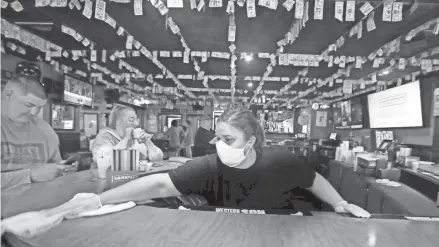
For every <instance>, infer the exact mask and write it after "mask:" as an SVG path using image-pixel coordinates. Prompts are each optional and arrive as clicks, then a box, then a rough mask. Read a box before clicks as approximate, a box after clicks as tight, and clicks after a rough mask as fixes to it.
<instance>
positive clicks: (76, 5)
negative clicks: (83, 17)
mask: <svg viewBox="0 0 439 247" xmlns="http://www.w3.org/2000/svg"><path fill="white" fill-rule="evenodd" d="M70 3H71V4H73V5H74V6H75V7H76V9H77V10H80V9H81V4H80V3H79V1H78V0H70ZM70 3H69V4H70Z"/></svg>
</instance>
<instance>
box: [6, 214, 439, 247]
mask: <svg viewBox="0 0 439 247" xmlns="http://www.w3.org/2000/svg"><path fill="white" fill-rule="evenodd" d="M438 231H439V223H437V222H418V221H416V222H415V221H399V220H371V219H369V220H364V219H352V218H343V217H339V216H337V215H335V214H322V215H317V216H285V215H283V216H277V215H250V214H248V215H246V214H229V213H214V212H200V211H180V210H171V209H159V208H152V207H147V206H137V207H136V208H133V209H130V210H127V211H123V212H119V213H115V214H111V215H105V216H100V217H91V218H82V219H77V220H67V221H64V222H63V223H62V224H61V225H59V226H57V227H55V228H53V229H52V230H50V231H49V232H47V233H45V234H43V235H41V236H38V237H35V238H32V239H18V238H17V237H15V236H13V235H7V239H8V241H9V242H10V243H11V244H12V245H13V246H28V245H31V246H35V247H52V246H53V247H59V246H63V247H78V246H86V247H94V246H96V247H97V246H106V247H112V246H114V247H116V246H142V247H143V246H155V247H172V246H190V247H195V246H200V247H205V246H209V247H215V246H218V247H224V246H227V247H232V246H252V247H259V246H260V247H267V246H276V247H280V246H286V247H287V246H288V247H289V246H295V247H301V246H304V247H305V246H307V247H334V246H337V247H338V246H349V247H351V246H356V247H363V246H365V247H366V246H367V247H371V246H377V247H378V246H384V247H392V246H398V247H413V246H419V247H420V246H422V247H434V246H437V244H438V243H439V235H438V234H437V232H438Z"/></svg>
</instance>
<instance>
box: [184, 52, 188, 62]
mask: <svg viewBox="0 0 439 247" xmlns="http://www.w3.org/2000/svg"><path fill="white" fill-rule="evenodd" d="M183 63H189V51H185V52H184V53H183Z"/></svg>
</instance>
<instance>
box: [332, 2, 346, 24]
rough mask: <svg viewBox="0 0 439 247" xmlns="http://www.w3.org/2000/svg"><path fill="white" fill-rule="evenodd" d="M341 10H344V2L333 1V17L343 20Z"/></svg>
mask: <svg viewBox="0 0 439 247" xmlns="http://www.w3.org/2000/svg"><path fill="white" fill-rule="evenodd" d="M343 12H344V2H340V1H337V2H335V13H334V17H335V19H337V20H339V21H343Z"/></svg>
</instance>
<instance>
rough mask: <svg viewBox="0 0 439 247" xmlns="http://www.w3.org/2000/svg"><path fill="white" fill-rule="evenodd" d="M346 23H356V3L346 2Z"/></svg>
mask: <svg viewBox="0 0 439 247" xmlns="http://www.w3.org/2000/svg"><path fill="white" fill-rule="evenodd" d="M346 21H355V1H347V2H346Z"/></svg>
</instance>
